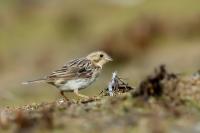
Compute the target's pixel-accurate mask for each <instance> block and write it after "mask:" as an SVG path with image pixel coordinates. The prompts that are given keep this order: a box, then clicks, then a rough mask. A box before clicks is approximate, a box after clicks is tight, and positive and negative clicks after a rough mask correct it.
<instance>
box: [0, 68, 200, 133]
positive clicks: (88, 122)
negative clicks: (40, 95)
mask: <svg viewBox="0 0 200 133" xmlns="http://www.w3.org/2000/svg"><path fill="white" fill-rule="evenodd" d="M126 85H127V86H128V84H126ZM199 87H200V73H199V72H196V73H195V74H194V75H187V76H183V75H179V74H175V73H170V72H168V71H167V70H166V68H165V66H164V65H162V66H160V67H158V68H156V69H155V72H153V73H152V74H150V75H149V76H147V77H146V78H145V79H144V80H143V81H142V82H141V83H140V84H139V85H138V87H133V88H132V89H130V90H128V92H121V91H120V93H117V91H119V89H115V90H113V91H115V92H116V95H115V96H99V97H98V98H97V97H96V98H91V99H89V100H83V99H82V100H72V99H71V100H68V101H66V100H64V99H59V100H57V101H54V102H48V103H47V102H44V103H40V104H34V103H33V104H30V105H26V106H21V107H17V108H9V107H7V108H2V109H1V111H0V114H1V115H0V126H1V132H17V133H22V132H38V133H40V132H41V133H42V132H56V133H57V132H75V133H88V132H95V133H102V132H117V133H122V132H127V133H129V132H130V133H132V132H141V133H167V132H177V133H183V132H185V133H186V132H190V133H196V132H200V129H199V123H200V119H199V115H200V112H199V109H200V106H199V100H200V90H199ZM122 89H126V87H125V88H123V87H122V86H121V90H122ZM106 91H108V90H104V94H105V93H106Z"/></svg>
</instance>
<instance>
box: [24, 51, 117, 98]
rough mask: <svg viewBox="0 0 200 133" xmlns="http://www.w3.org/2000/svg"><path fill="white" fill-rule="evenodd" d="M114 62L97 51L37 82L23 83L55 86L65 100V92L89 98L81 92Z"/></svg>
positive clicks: (67, 64) (75, 60)
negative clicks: (108, 64)
mask: <svg viewBox="0 0 200 133" xmlns="http://www.w3.org/2000/svg"><path fill="white" fill-rule="evenodd" d="M110 61H113V59H112V58H111V57H110V56H109V55H108V54H107V53H106V52H104V51H95V52H92V53H90V54H89V55H87V56H85V57H82V58H76V59H73V60H70V61H68V62H67V63H66V64H65V65H64V66H62V67H61V68H60V69H57V70H55V71H53V72H52V73H50V74H48V75H46V76H44V77H43V78H39V79H36V80H30V81H26V82H23V83H22V84H24V85H27V84H32V83H47V84H50V85H53V86H55V87H56V88H58V90H59V91H60V94H61V96H63V97H64V98H65V99H67V97H66V96H65V95H64V93H65V92H74V93H75V95H77V96H78V97H81V98H86V99H88V98H89V97H88V96H86V95H83V94H81V93H79V90H81V89H85V88H87V87H88V86H90V85H91V84H92V83H93V82H94V81H95V80H96V79H97V77H99V75H100V73H101V71H102V69H103V66H104V65H105V64H106V63H108V62H110Z"/></svg>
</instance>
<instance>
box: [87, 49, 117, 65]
mask: <svg viewBox="0 0 200 133" xmlns="http://www.w3.org/2000/svg"><path fill="white" fill-rule="evenodd" d="M86 58H87V59H89V60H91V61H92V63H94V65H96V66H99V67H100V68H102V67H103V65H104V64H106V63H107V62H110V61H113V59H112V58H111V57H110V56H109V55H108V54H107V53H105V52H103V51H97V52H93V53H91V54H89V55H88V56H87V57H86Z"/></svg>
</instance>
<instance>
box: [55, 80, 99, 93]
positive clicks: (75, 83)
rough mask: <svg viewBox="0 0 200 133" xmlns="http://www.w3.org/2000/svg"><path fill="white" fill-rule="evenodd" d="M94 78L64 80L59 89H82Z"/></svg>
mask: <svg viewBox="0 0 200 133" xmlns="http://www.w3.org/2000/svg"><path fill="white" fill-rule="evenodd" d="M95 79H96V78H92V79H76V80H69V81H68V82H66V83H65V84H64V85H63V86H61V87H60V88H59V89H61V90H62V91H73V90H75V89H79V90H80V89H84V88H86V87H88V86H89V85H91V84H92V83H93V82H94V81H95Z"/></svg>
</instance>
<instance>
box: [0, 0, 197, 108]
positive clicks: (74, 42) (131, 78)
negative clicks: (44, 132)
mask: <svg viewBox="0 0 200 133" xmlns="http://www.w3.org/2000/svg"><path fill="white" fill-rule="evenodd" d="M199 5H200V1H197V0H168V1H161V0H84V1H81V0H58V1H55V0H15V1H14V0H13V1H12V0H7V1H1V2H0V72H1V76H0V101H1V102H0V105H1V106H3V105H4V106H6V105H11V106H17V105H23V104H29V103H32V102H42V101H53V100H55V99H57V98H59V93H58V90H57V89H56V88H54V87H52V86H49V85H46V84H38V85H31V86H23V85H21V82H22V81H25V80H29V79H35V78H38V77H42V76H44V75H46V74H48V73H50V72H51V71H53V70H55V69H56V68H59V67H60V66H62V65H63V64H64V63H65V62H66V61H68V60H70V59H73V58H76V57H81V56H85V55H87V54H88V53H90V52H92V51H94V50H99V49H100V50H105V51H106V52H108V53H109V54H111V56H112V57H113V58H114V60H115V61H114V62H113V63H111V64H109V65H107V66H106V67H105V68H104V71H103V73H102V75H101V76H100V78H99V80H97V82H96V83H94V84H93V85H92V86H90V87H89V88H88V89H86V90H83V93H84V94H87V95H91V96H92V95H97V94H99V92H100V90H102V89H104V88H106V86H107V83H108V81H109V80H110V78H111V73H112V72H113V71H115V70H117V71H118V73H119V75H120V76H121V77H123V78H124V79H126V80H127V81H128V82H129V83H130V84H132V85H137V84H138V83H139V82H140V80H141V79H142V78H143V77H144V76H145V75H146V74H148V73H149V72H151V71H152V70H153V68H154V67H155V66H157V65H159V64H166V65H167V66H168V68H169V69H170V70H172V71H175V72H177V73H179V72H180V73H185V74H191V73H193V72H194V71H196V70H198V69H199V68H200V45H199V44H200V6H199ZM68 96H70V97H73V96H74V95H73V94H68Z"/></svg>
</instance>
